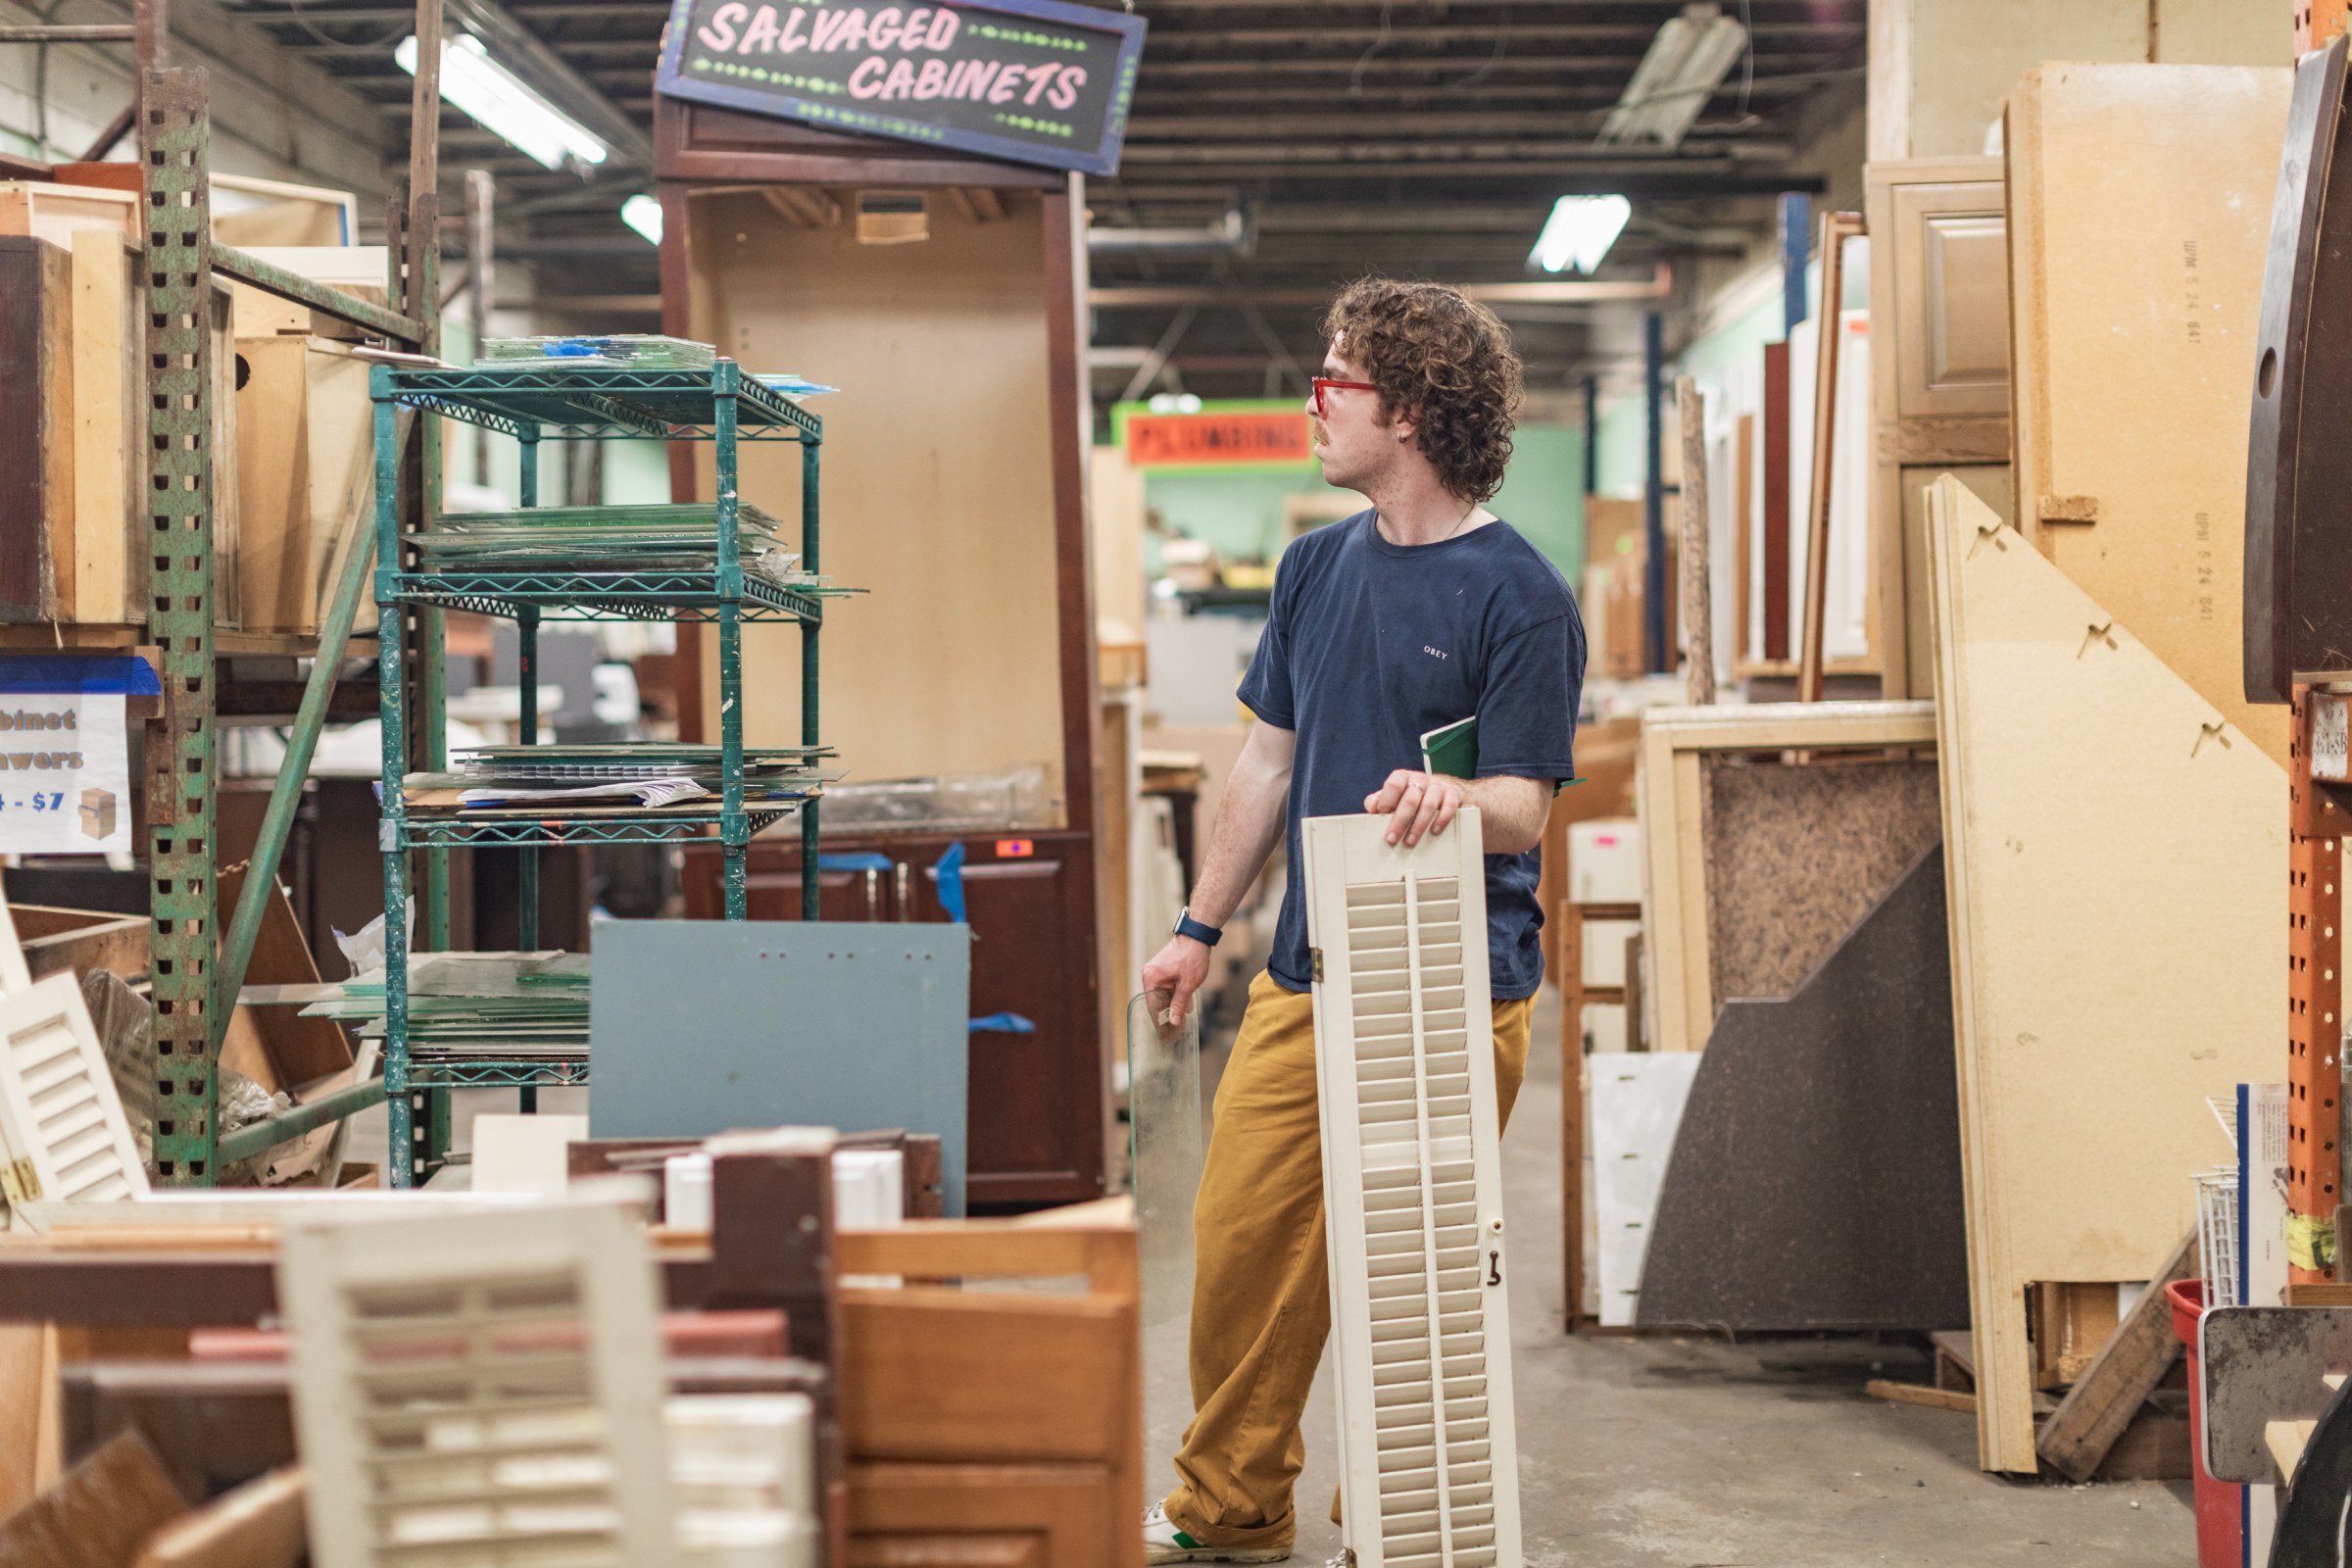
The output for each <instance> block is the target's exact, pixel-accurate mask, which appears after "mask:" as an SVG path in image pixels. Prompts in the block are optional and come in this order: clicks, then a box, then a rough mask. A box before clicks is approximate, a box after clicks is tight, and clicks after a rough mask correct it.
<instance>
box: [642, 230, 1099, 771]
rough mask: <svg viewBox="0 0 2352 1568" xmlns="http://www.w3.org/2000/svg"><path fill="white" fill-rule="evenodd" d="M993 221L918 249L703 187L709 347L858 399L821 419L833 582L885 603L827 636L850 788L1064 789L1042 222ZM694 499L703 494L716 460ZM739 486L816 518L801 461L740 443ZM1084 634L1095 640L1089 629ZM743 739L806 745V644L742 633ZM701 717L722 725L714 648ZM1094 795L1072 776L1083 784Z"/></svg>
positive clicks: (698, 294) (832, 733)
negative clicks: (964, 779) (1037, 779)
mask: <svg viewBox="0 0 2352 1568" xmlns="http://www.w3.org/2000/svg"><path fill="white" fill-rule="evenodd" d="M1003 201H1004V205H1005V211H1006V216H1005V219H1004V220H1002V221H987V222H982V221H974V220H973V219H971V218H967V217H965V216H963V214H962V213H961V212H960V211H959V210H958V209H957V208H956V204H955V203H953V202H951V201H949V200H948V199H947V198H946V195H945V193H934V195H933V198H932V200H931V202H930V225H931V237H930V238H929V239H928V240H926V241H925V242H924V243H922V244H920V245H898V246H861V245H859V244H858V241H857V237H856V233H855V230H854V228H853V227H852V226H851V225H848V224H834V225H830V226H827V227H824V228H802V227H800V226H798V225H796V224H795V223H793V222H791V221H788V220H787V219H785V218H784V217H783V216H782V215H781V214H779V213H778V212H777V211H776V210H775V209H774V208H772V207H770V206H769V205H768V204H767V203H766V202H765V201H763V200H761V199H760V196H759V195H758V194H757V193H756V192H753V191H748V190H746V191H733V192H711V193H705V194H697V195H695V196H694V197H692V198H691V199H690V200H689V202H688V204H687V206H688V211H689V213H690V215H691V219H692V240H691V244H690V247H689V248H690V254H691V257H692V269H693V280H692V286H691V296H692V302H693V315H692V322H693V335H695V336H696V337H699V338H701V339H703V340H705V341H708V342H712V343H716V344H719V345H720V346H721V349H722V351H723V352H725V353H728V354H732V355H733V356H735V357H736V358H737V359H738V360H740V361H742V363H743V364H744V365H745V366H746V367H747V368H751V369H754V370H795V371H799V372H800V373H801V374H804V375H807V376H809V378H810V379H812V380H816V381H821V382H824V383H827V384H829V385H833V386H838V387H841V388H843V389H844V391H843V393H842V395H840V396H838V397H827V398H820V399H818V400H817V402H816V404H815V409H816V412H818V413H819V414H821V415H822V416H823V417H824V420H825V442H824V447H823V479H822V483H823V497H824V507H825V512H824V516H825V518H826V519H827V525H826V526H825V527H824V529H823V532H822V536H821V538H822V553H821V561H820V564H821V565H822V567H823V569H824V571H825V572H826V574H827V575H829V576H832V577H834V578H835V579H837V580H839V581H841V582H843V583H846V584H849V585H852V586H854V587H861V588H865V589H868V590H870V591H869V592H868V593H867V594H866V595H864V596H863V597H860V598H858V599H855V600H851V601H849V602H847V603H842V604H837V605H836V606H835V607H834V608H833V611H832V612H831V613H828V614H827V616H826V621H825V636H824V655H823V657H824V671H825V674H824V695H823V715H824V731H825V741H826V743H827V744H828V745H831V746H834V747H837V748H839V750H840V753H841V761H842V765H843V766H844V767H846V768H848V769H849V770H850V772H851V774H852V775H853V776H854V777H857V778H861V779H883V778H904V777H914V776H920V775H926V774H932V773H954V772H995V771H1001V770H1004V769H1006V768H1011V767H1017V766H1020V765H1022V764H1024V763H1030V762H1043V763H1045V764H1046V767H1047V770H1048V776H1049V780H1050V782H1051V785H1052V787H1053V789H1054V793H1055V795H1056V796H1057V797H1058V796H1059V795H1060V793H1061V791H1062V789H1063V788H1064V787H1065V783H1064V780H1063V777H1062V707H1061V697H1060V693H1061V665H1060V663H1059V662H1058V655H1057V646H1058V645H1057V641H1056V638H1057V636H1058V628H1059V620H1058V614H1057V610H1056V599H1055V575H1054V573H1055V564H1054V563H1055V558H1054V489H1053V476H1054V469H1053V463H1052V456H1053V451H1052V438H1053V428H1052V414H1051V408H1050V403H1049V396H1048V392H1049V388H1048V375H1049V353H1048V338H1047V326H1048V321H1047V315H1048V306H1047V295H1046V276H1045V270H1044V261H1043V259H1042V258H1043V250H1044V246H1045V243H1046V240H1045V223H1044V217H1043V213H1042V209H1041V205H1040V202H1039V199H1038V198H1037V197H1036V196H1035V195H1033V194H1031V193H1029V192H1027V191H1010V192H1005V193H1004V195H1003ZM696 461H697V463H698V464H699V465H701V466H699V467H698V469H697V472H698V476H699V477H698V484H699V485H700V486H701V487H702V493H703V494H705V495H708V494H709V493H710V490H709V486H710V484H711V469H710V467H709V464H710V461H711V460H710V456H709V451H708V449H707V448H702V449H698V451H697V458H696ZM742 464H743V471H742V491H743V495H744V498H745V499H746V500H749V501H753V502H757V503H758V504H759V505H760V506H762V507H764V508H766V509H767V510H768V511H769V512H770V513H772V514H774V515H776V516H778V517H779V518H782V519H783V520H784V522H785V525H786V531H787V532H788V533H790V532H792V531H793V526H794V521H795V519H796V518H797V517H798V516H799V515H800V496H801V468H800V449H799V448H798V447H797V446H794V445H787V444H781V443H759V444H747V445H746V446H745V447H744V449H743V457H742ZM1090 630H1091V628H1090ZM743 646H744V656H743V661H744V702H745V712H744V720H745V723H744V740H745V743H746V744H747V745H779V744H784V743H788V742H798V741H799V739H800V735H801V732H800V689H801V683H800V667H801V665H800V660H801V641H800V632H799V631H798V629H797V628H795V627H793V626H790V625H760V626H748V627H746V628H744V635H743ZM701 663H702V669H703V677H704V693H703V711H704V712H705V713H706V714H711V715H715V714H716V713H717V711H718V699H717V670H718V661H717V658H716V657H715V642H714V640H711V641H707V643H706V647H705V653H704V657H703V659H702V661H701ZM1090 782H1091V781H1087V780H1069V781H1067V783H1066V787H1067V788H1071V789H1077V788H1084V787H1087V786H1088V784H1089V783H1090Z"/></svg>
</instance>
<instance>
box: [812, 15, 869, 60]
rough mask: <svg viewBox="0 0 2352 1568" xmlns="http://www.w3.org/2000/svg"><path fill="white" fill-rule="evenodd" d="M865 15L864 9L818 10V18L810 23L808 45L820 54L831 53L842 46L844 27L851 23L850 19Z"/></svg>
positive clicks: (861, 17) (860, 17) (861, 18)
mask: <svg viewBox="0 0 2352 1568" xmlns="http://www.w3.org/2000/svg"><path fill="white" fill-rule="evenodd" d="M864 16H865V13H864V12H862V11H820V12H818V13H817V14H816V20H815V21H814V22H812V23H810V24H809V48H810V49H811V50H814V51H815V52H816V53H818V54H831V53H832V52H833V51H834V50H835V49H836V48H838V47H839V46H840V44H841V34H842V29H843V28H845V27H847V26H848V25H850V19H851V18H852V17H857V18H858V19H860V20H863V18H864Z"/></svg>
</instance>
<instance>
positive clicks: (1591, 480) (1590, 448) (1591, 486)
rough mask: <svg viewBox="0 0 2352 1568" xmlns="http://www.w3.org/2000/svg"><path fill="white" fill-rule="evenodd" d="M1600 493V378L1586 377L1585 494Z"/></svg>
mask: <svg viewBox="0 0 2352 1568" xmlns="http://www.w3.org/2000/svg"><path fill="white" fill-rule="evenodd" d="M1599 493H1600V377H1599V376H1597V375H1588V376H1586V377H1585V494H1587V495H1589V496H1591V495H1598V494H1599Z"/></svg>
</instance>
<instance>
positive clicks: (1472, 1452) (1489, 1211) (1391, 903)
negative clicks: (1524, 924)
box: [1301, 808, 1521, 1568]
mask: <svg viewBox="0 0 2352 1568" xmlns="http://www.w3.org/2000/svg"><path fill="white" fill-rule="evenodd" d="M1388 823H1389V819H1388V818H1387V817H1385V816H1377V817H1376V816H1365V815H1357V816H1334V817H1311V818H1308V819H1307V820H1306V821H1305V822H1304V823H1303V824H1302V827H1301V831H1302V833H1303V835H1304V839H1305V856H1304V860H1305V866H1306V884H1307V886H1306V907H1307V933H1308V935H1307V940H1308V942H1309V943H1310V944H1311V945H1312V946H1313V947H1314V948H1315V949H1316V950H1317V951H1318V952H1319V953H1320V954H1321V956H1322V959H1323V968H1322V973H1321V975H1320V976H1319V977H1318V983H1317V984H1315V986H1314V987H1313V998H1314V1017H1315V1065H1316V1074H1317V1087H1318V1091H1319V1092H1318V1094H1317V1097H1316V1098H1317V1104H1318V1110H1319V1115H1320V1119H1321V1124H1322V1134H1323V1191H1324V1206H1325V1213H1326V1220H1327V1222H1326V1225H1325V1235H1326V1238H1327V1246H1328V1249H1329V1255H1330V1266H1331V1278H1332V1290H1331V1299H1332V1329H1333V1344H1334V1347H1335V1350H1336V1356H1337V1371H1338V1374H1339V1375H1338V1378H1337V1385H1338V1393H1339V1406H1340V1445H1341V1461H1342V1462H1341V1474H1342V1491H1343V1494H1344V1508H1343V1512H1344V1517H1345V1520H1346V1524H1345V1527H1344V1528H1345V1540H1346V1541H1347V1544H1348V1549H1349V1551H1350V1552H1351V1553H1352V1555H1353V1559H1354V1562H1355V1565H1356V1568H1520V1564H1521V1555H1520V1528H1519V1490H1518V1443H1517V1429H1516V1424H1515V1419H1514V1406H1513V1400H1512V1390H1511V1367H1510V1343H1511V1342H1510V1308H1509V1300H1508V1294H1507V1293H1508V1283H1507V1282H1508V1280H1509V1278H1510V1272H1511V1270H1510V1259H1509V1249H1508V1246H1507V1235H1506V1233H1505V1231H1504V1228H1503V1224H1502V1217H1503V1216H1502V1165H1501V1151H1500V1143H1499V1132H1500V1114H1499V1111H1500V1105H1499V1101H1498V1098H1497V1092H1496V1085H1495V1040H1494V1016H1493V987H1492V981H1491V977H1490V974H1489V961H1488V947H1487V939H1486V932H1487V918H1486V916H1487V909H1486V880H1485V876H1486V865H1485V856H1484V855H1483V853H1482V846H1483V838H1482V834H1481V824H1480V819H1479V813H1478V810H1477V809H1476V808H1465V809H1463V810H1462V811H1461V812H1460V814H1459V815H1458V816H1456V818H1455V819H1454V822H1453V824H1452V826H1451V827H1449V828H1448V829H1447V831H1446V832H1445V833H1444V834H1441V835H1437V836H1434V837H1428V838H1424V839H1423V840H1422V842H1421V843H1420V844H1419V845H1418V846H1415V847H1414V848H1412V849H1409V850H1408V849H1406V848H1404V847H1403V846H1402V845H1391V844H1388V843H1387V842H1386V832H1387V828H1388ZM1448 882H1450V883H1451V884H1452V886H1451V889H1450V891H1451V893H1452V895H1453V897H1452V898H1451V899H1450V900H1446V899H1444V898H1442V897H1437V898H1425V895H1427V894H1443V893H1444V892H1446V891H1447V890H1446V887H1445V884H1446V883H1448ZM1433 885H1434V886H1433ZM1392 887H1394V888H1396V889H1397V896H1392V895H1391V894H1390V893H1388V892H1387V891H1386V890H1387V889H1389V888H1392ZM1448 904H1450V906H1451V910H1450V912H1448V910H1447V908H1446V906H1447V905H1448ZM1399 906H1401V917H1400V918H1397V919H1392V918H1391V914H1392V911H1396V910H1397V909H1398V907H1399ZM1433 938H1434V939H1435V940H1434V941H1433V940H1428V939H1433ZM1449 939H1450V940H1449ZM1400 955H1401V962H1400ZM1400 973H1401V975H1402V977H1403V981H1404V984H1403V985H1402V986H1401V987H1400V986H1399V985H1398V984H1397V977H1398V975H1399V974H1400ZM1400 996H1401V998H1402V999H1403V1005H1402V1006H1401V1007H1399V1005H1398V998H1399V997H1400ZM1457 1010H1458V1014H1459V1020H1460V1021H1459V1023H1458V1025H1457V1024H1455V1023H1453V1022H1452V1017H1451V1015H1453V1014H1454V1013H1455V1012H1456V1011H1457ZM1399 1019H1402V1020H1403V1021H1404V1022H1405V1023H1406V1024H1408V1025H1409V1027H1408V1028H1406V1029H1403V1030H1399V1029H1398V1027H1397V1024H1398V1021H1399ZM1457 1031H1458V1035H1457ZM1457 1038H1458V1040H1459V1043H1460V1044H1459V1050H1460V1054H1461V1055H1462V1057H1463V1059H1462V1060H1461V1061H1459V1062H1458V1063H1457V1062H1455V1061H1453V1060H1452V1057H1453V1056H1454V1054H1455V1048H1454V1041H1455V1040H1456V1039H1457ZM1400 1042H1402V1043H1403V1045H1404V1047H1405V1049H1404V1050H1403V1051H1401V1052H1400V1051H1399V1050H1398V1045H1399V1043H1400ZM1400 1063H1409V1065H1410V1069H1411V1070H1410V1073H1409V1076H1408V1075H1406V1074H1405V1073H1404V1072H1402V1071H1401V1070H1400ZM1460 1079H1466V1082H1462V1081H1459V1080H1460ZM1465 1090H1466V1098H1467V1102H1468V1105H1467V1117H1466V1124H1467V1125H1466V1127H1465V1126H1464V1125H1463V1122H1464V1120H1465V1118H1463V1117H1462V1116H1461V1115H1460V1113H1459V1112H1458V1111H1456V1110H1455V1109H1454V1108H1453V1107H1454V1106H1456V1105H1458V1104H1459V1103H1460V1102H1461V1101H1462V1100H1463V1099H1464V1098H1465V1096H1464V1091H1465ZM1367 1095H1369V1098H1367ZM1408 1110H1409V1113H1408ZM1465 1166H1466V1167H1467V1176H1466V1177H1465V1176H1463V1175H1462V1174H1461V1171H1462V1168H1463V1167H1465ZM1447 1172H1451V1173H1452V1174H1446V1173H1447ZM1465 1182H1466V1184H1467V1189H1468V1198H1467V1202H1466V1203H1465V1202H1464V1201H1463V1196H1462V1194H1463V1188H1464V1185H1465ZM1407 1190H1409V1191H1410V1192H1411V1193H1412V1195H1413V1197H1412V1199H1409V1200H1408V1199H1405V1198H1404V1197H1403V1195H1404V1193H1405V1192H1406V1191H1407ZM1441 1200H1443V1201H1441ZM1375 1204H1379V1205H1381V1206H1380V1207H1379V1208H1378V1209H1377V1210H1376V1209H1375V1208H1374V1205H1375ZM1465 1208H1466V1209H1467V1214H1465V1213H1464V1209H1465ZM1465 1220H1466V1221H1467V1223H1468V1225H1469V1226H1470V1230H1469V1232H1468V1238H1469V1240H1470V1242H1471V1243H1472V1245H1473V1246H1474V1251H1473V1252H1472V1254H1471V1257H1470V1258H1469V1259H1468V1260H1467V1261H1465V1259H1464V1258H1463V1256H1462V1242H1463V1238H1464V1231H1463V1225H1464V1222H1465ZM1376 1226H1377V1227H1378V1228H1377V1229H1375V1227H1376ZM1407 1236H1413V1237H1417V1238H1418V1240H1419V1242H1420V1253H1419V1258H1418V1266H1417V1267H1416V1266H1415V1265H1414V1258H1413V1255H1412V1251H1411V1248H1410V1244H1409V1243H1407V1242H1406V1241H1405V1238H1406V1237H1407ZM1465 1268H1472V1269H1474V1270H1475V1272H1474V1273H1473V1274H1471V1275H1470V1279H1471V1280H1473V1281H1474V1282H1475V1283H1474V1285H1473V1286H1471V1287H1469V1288H1473V1289H1475V1291H1476V1293H1477V1295H1476V1300H1475V1303H1472V1302H1469V1301H1466V1300H1465V1299H1464V1298H1463V1295H1462V1291H1463V1289H1464V1286H1463V1271H1464V1269H1465ZM1376 1293H1377V1294H1376ZM1416 1304H1417V1305H1418V1306H1419V1307H1420V1308H1421V1312H1420V1314H1419V1315H1418V1317H1417V1316H1416V1313H1415V1312H1414V1306H1415V1305H1416ZM1473 1307H1474V1312H1473ZM1415 1321H1420V1322H1421V1323H1422V1324H1423V1325H1424V1327H1423V1329H1422V1330H1421V1331H1419V1332H1418V1333H1416V1332H1415V1331H1413V1330H1412V1329H1411V1328H1409V1327H1407V1326H1406V1325H1410V1324H1411V1323H1413V1322H1415ZM1472 1328H1475V1330H1476V1331H1477V1334H1478V1339H1477V1342H1476V1345H1475V1355H1473V1353H1472V1349H1471V1348H1470V1347H1469V1346H1467V1345H1465V1344H1463V1343H1461V1342H1463V1341H1466V1340H1467V1339H1468V1336H1469V1334H1470V1332H1471V1330H1472ZM1448 1338H1450V1339H1452V1340H1454V1341H1455V1342H1456V1343H1455V1344H1453V1345H1451V1346H1447V1345H1446V1344H1445V1343H1444V1341H1445V1340H1446V1339H1448ZM1416 1350H1417V1351H1418V1354H1416V1353H1415V1352H1416ZM1424 1364H1426V1367H1427V1376H1426V1377H1425V1378H1422V1379H1418V1380H1416V1379H1415V1378H1414V1376H1413V1369H1414V1368H1417V1367H1420V1366H1422V1365H1424ZM1421 1390H1426V1391H1427V1393H1428V1396H1429V1397H1428V1399H1427V1400H1426V1405H1427V1408H1428V1411H1429V1419H1428V1422H1427V1427H1426V1431H1427V1434H1428V1438H1427V1442H1426V1445H1425V1446H1426V1447H1427V1448H1428V1450H1429V1460H1428V1463H1427V1466H1426V1468H1427V1470H1428V1471H1429V1473H1430V1480H1429V1482H1428V1483H1427V1484H1426V1486H1424V1484H1423V1483H1421V1482H1420V1481H1418V1480H1417V1479H1416V1480H1405V1479H1403V1478H1406V1477H1418V1476H1419V1475H1420V1474H1421V1473H1422V1469H1423V1466H1422V1464H1421V1462H1420V1461H1419V1459H1418V1457H1417V1456H1418V1455H1419V1453H1420V1452H1421V1450H1422V1447H1423V1446H1424V1443H1423V1439H1422V1436H1421V1434H1422V1432H1423V1430H1424V1429H1423V1426H1422V1424H1421V1422H1420V1420H1419V1416H1418V1412H1419V1411H1420V1409H1421V1408H1422V1403H1421V1402H1419V1401H1415V1400H1414V1398H1413V1395H1414V1394H1415V1393H1416V1392H1418V1391H1421ZM1481 1401H1483V1403H1482V1402H1481ZM1384 1421H1385V1422H1387V1423H1389V1424H1388V1425H1386V1426H1384V1425H1383V1423H1384ZM1384 1475H1385V1476H1387V1477H1388V1481H1387V1482H1386V1484H1385V1486H1386V1490H1384V1481H1383V1477H1384Z"/></svg>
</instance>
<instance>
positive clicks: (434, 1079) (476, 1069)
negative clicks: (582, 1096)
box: [408, 1060, 588, 1089]
mask: <svg viewBox="0 0 2352 1568" xmlns="http://www.w3.org/2000/svg"><path fill="white" fill-rule="evenodd" d="M587 1081H588V1063H587V1062H586V1061H585V1060H579V1061H411V1062H410V1063H409V1073H408V1085H409V1087H410V1088H411V1089H563V1088H569V1087H571V1086H573V1085H576V1084H584V1083H586V1082H587Z"/></svg>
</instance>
